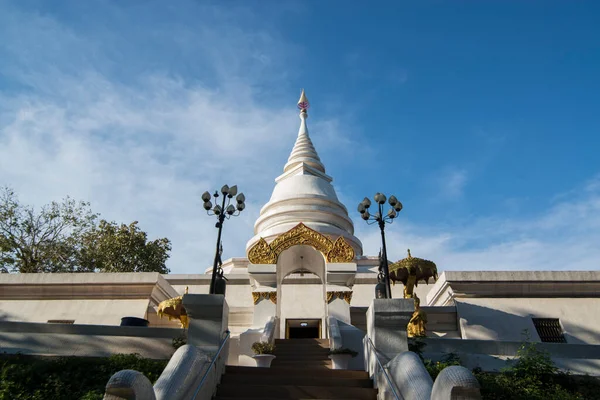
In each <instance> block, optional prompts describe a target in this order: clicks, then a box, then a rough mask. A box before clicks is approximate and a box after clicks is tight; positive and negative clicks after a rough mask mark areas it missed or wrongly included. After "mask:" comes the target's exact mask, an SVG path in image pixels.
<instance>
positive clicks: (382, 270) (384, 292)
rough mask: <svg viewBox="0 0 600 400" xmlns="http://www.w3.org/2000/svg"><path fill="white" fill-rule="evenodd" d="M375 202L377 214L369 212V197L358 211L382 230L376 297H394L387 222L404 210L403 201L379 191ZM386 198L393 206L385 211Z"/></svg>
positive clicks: (359, 206)
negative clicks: (381, 248) (389, 263)
mask: <svg viewBox="0 0 600 400" xmlns="http://www.w3.org/2000/svg"><path fill="white" fill-rule="evenodd" d="M374 200H375V203H376V204H377V211H376V212H375V214H371V213H370V212H369V208H370V207H371V200H369V199H368V198H367V197H365V198H364V200H363V201H361V202H360V203H359V204H358V212H359V213H360V216H361V217H362V219H364V220H365V221H367V224H369V225H372V224H375V223H377V224H378V226H379V230H380V231H381V242H382V246H383V254H381V257H380V258H381V259H380V263H379V273H378V275H377V280H378V283H377V286H375V297H376V298H388V299H391V298H392V290H391V288H390V271H389V266H388V259H387V248H386V246H385V224H386V223H389V224H391V223H392V222H394V219H395V218H396V217H397V216H398V213H399V212H400V211H402V203H401V202H399V201H398V199H397V198H396V196H393V195H392V196H390V198H389V199H387V198H386V196H385V194H383V193H377V194H375V196H374ZM386 200H387V201H388V203H389V205H390V206H391V208H390V209H389V210H388V211H387V212H384V211H385V210H384V205H385V202H386Z"/></svg>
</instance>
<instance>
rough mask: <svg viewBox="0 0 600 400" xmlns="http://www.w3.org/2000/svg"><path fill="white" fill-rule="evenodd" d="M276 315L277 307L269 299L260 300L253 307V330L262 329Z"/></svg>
mask: <svg viewBox="0 0 600 400" xmlns="http://www.w3.org/2000/svg"><path fill="white" fill-rule="evenodd" d="M276 313H277V305H276V304H275V303H273V302H272V301H271V300H269V299H260V300H259V301H258V303H256V305H254V317H253V320H252V327H253V328H262V327H264V326H265V324H266V323H267V322H268V321H269V319H271V317H274V316H275V315H276Z"/></svg>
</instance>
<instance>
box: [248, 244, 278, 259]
mask: <svg viewBox="0 0 600 400" xmlns="http://www.w3.org/2000/svg"><path fill="white" fill-rule="evenodd" d="M248 259H249V260H250V262H251V263H252V264H275V263H276V262H277V256H276V255H275V253H273V250H271V246H269V243H267V241H266V240H265V239H263V238H260V240H259V241H258V243H256V244H255V245H254V246H252V248H251V249H250V251H248Z"/></svg>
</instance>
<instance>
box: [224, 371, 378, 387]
mask: <svg viewBox="0 0 600 400" xmlns="http://www.w3.org/2000/svg"><path fill="white" fill-rule="evenodd" d="M319 375H320V374H319ZM273 382H276V383H277V384H278V385H285V386H289V385H293V386H344V387H362V388H372V387H373V382H372V381H371V380H370V379H368V378H364V379H345V378H332V377H327V376H325V377H323V376H314V374H313V375H312V376H307V375H305V376H302V375H285V376H274V375H266V374H265V375H250V374H247V375H243V374H225V375H223V378H222V380H221V384H222V385H239V384H243V385H270V384H272V383H273Z"/></svg>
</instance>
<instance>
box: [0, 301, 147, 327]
mask: <svg viewBox="0 0 600 400" xmlns="http://www.w3.org/2000/svg"><path fill="white" fill-rule="evenodd" d="M148 303H149V301H148V300H147V299H146V300H142V299H130V300H100V299H98V300H90V299H79V300H35V299H33V300H0V321H22V322H47V321H48V320H57V319H59V320H75V323H76V324H96V325H119V324H120V323H121V317H138V318H145V317H146V311H147V310H148Z"/></svg>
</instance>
